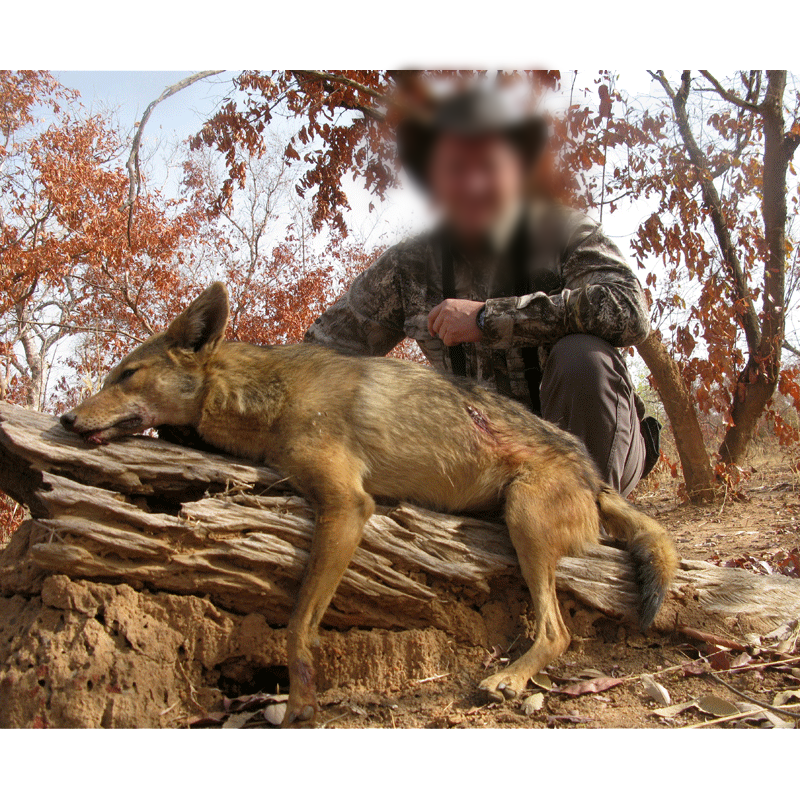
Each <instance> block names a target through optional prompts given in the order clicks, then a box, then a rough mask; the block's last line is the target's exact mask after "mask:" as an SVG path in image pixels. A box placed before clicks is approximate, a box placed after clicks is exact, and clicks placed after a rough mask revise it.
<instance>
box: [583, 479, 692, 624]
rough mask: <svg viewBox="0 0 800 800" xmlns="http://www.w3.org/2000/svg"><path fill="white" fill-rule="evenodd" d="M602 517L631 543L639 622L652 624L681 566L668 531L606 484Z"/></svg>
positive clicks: (617, 536)
mask: <svg viewBox="0 0 800 800" xmlns="http://www.w3.org/2000/svg"><path fill="white" fill-rule="evenodd" d="M597 505H598V508H599V510H600V519H601V521H602V523H603V526H604V527H605V529H606V531H607V532H608V533H609V534H611V535H612V536H613V537H614V538H615V539H622V540H624V541H625V542H627V544H628V552H630V554H631V558H632V559H633V563H634V569H635V570H636V581H637V583H638V584H639V591H640V592H641V601H640V604H639V621H640V624H641V627H642V630H646V629H647V628H649V627H650V625H652V623H653V620H654V619H655V616H656V614H657V613H658V610H659V608H661V604H662V603H663V602H664V598H665V597H666V594H667V589H668V588H669V585H670V582H671V581H672V578H673V576H674V575H675V570H676V568H677V566H678V555H677V553H676V552H675V546H674V545H673V543H672V539H671V538H670V536H669V534H668V533H667V532H666V531H665V530H664V528H662V527H661V525H659V524H658V523H657V522H656V521H655V520H654V519H651V518H650V517H648V516H647V515H646V514H643V513H642V512H641V511H637V510H636V509H635V508H634V507H633V506H632V505H631V504H630V503H628V502H627V501H626V500H624V499H623V498H622V497H620V496H619V495H618V494H617V493H616V492H615V491H614V490H613V489H611V488H610V487H608V486H604V487H603V488H602V489H601V490H600V492H599V494H598V495H597Z"/></svg>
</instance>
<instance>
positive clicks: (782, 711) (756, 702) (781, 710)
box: [706, 672, 800, 719]
mask: <svg viewBox="0 0 800 800" xmlns="http://www.w3.org/2000/svg"><path fill="white" fill-rule="evenodd" d="M706 674H707V675H708V676H709V677H711V678H713V679H714V680H715V681H716V682H717V683H721V684H722V685H723V686H724V687H725V688H726V689H728V690H729V691H731V692H733V693H734V694H736V695H738V696H739V697H741V698H742V699H743V700H747V702H748V703H753V705H756V706H761V708H766V709H767V710H768V711H774V712H775V713H776V714H784V715H785V716H787V717H791V718H792V719H800V714H797V713H795V712H794V711H787V710H786V709H785V708H782V707H781V706H773V705H770V704H769V703H765V702H763V701H762V700H757V699H756V698H755V697H751V696H750V695H749V694H745V693H744V692H742V691H739V689H737V688H736V687H735V686H731V684H729V683H728V681H724V680H722V678H720V677H719V675H717V674H716V673H714V672H708V673H706Z"/></svg>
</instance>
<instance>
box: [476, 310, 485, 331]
mask: <svg viewBox="0 0 800 800" xmlns="http://www.w3.org/2000/svg"><path fill="white" fill-rule="evenodd" d="M475 324H476V325H477V326H478V330H479V331H481V332H482V331H483V326H484V325H485V324H486V303H484V304H483V306H481V310H480V311H479V312H478V316H477V317H475Z"/></svg>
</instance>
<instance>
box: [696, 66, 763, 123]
mask: <svg viewBox="0 0 800 800" xmlns="http://www.w3.org/2000/svg"><path fill="white" fill-rule="evenodd" d="M700 74H701V75H702V76H703V77H704V78H705V79H706V80H707V81H708V82H709V83H710V84H711V85H712V86H713V87H714V90H715V91H716V93H717V94H718V95H719V96H720V97H721V98H722V99H723V100H727V101H728V102H729V103H733V105H735V106H738V107H739V108H742V109H744V110H745V111H753V112H755V113H756V114H760V113H761V106H758V105H756V104H755V103H751V102H749V101H748V100H745V99H744V98H742V97H739V95H738V94H736V93H735V92H731V91H730V90H728V89H726V88H725V87H724V86H723V85H722V84H721V83H720V82H719V81H718V80H717V79H716V78H715V77H714V76H713V75H712V74H711V73H710V72H709V71H708V70H707V69H701V70H700Z"/></svg>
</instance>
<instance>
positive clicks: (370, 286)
mask: <svg viewBox="0 0 800 800" xmlns="http://www.w3.org/2000/svg"><path fill="white" fill-rule="evenodd" d="M398 255H399V254H398V248H397V247H390V248H389V249H388V250H387V251H386V252H385V253H383V255H381V257H380V258H378V260H377V261H375V263H374V264H372V265H371V266H370V267H368V268H367V269H366V270H364V272H362V273H361V274H360V275H359V276H358V277H357V278H356V279H355V280H354V281H353V283H352V284H351V285H350V288H349V289H348V290H347V291H346V292H345V294H343V295H342V296H341V297H340V298H339V299H338V300H337V301H336V302H335V303H334V304H333V305H332V306H331V307H330V308H329V309H328V310H327V311H326V312H325V313H324V314H323V315H322V316H321V317H320V318H319V319H318V320H317V321H316V322H315V323H314V324H313V325H312V326H311V327H310V328H309V329H308V331H306V335H305V341H306V342H315V343H317V344H321V345H325V346H326V347H330V348H331V349H333V350H337V351H338V352H340V353H345V354H346V355H358V356H385V355H386V354H387V353H388V352H389V351H390V350H391V349H392V348H393V347H394V346H395V345H396V344H397V343H398V342H400V341H401V340H402V339H403V338H404V337H405V334H404V332H403V322H404V315H403V304H402V292H401V288H400V276H399V272H398V268H397V261H398Z"/></svg>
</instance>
